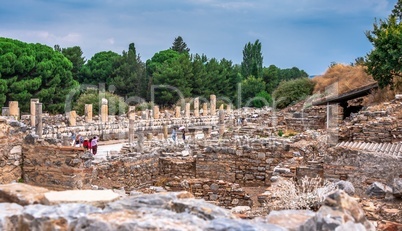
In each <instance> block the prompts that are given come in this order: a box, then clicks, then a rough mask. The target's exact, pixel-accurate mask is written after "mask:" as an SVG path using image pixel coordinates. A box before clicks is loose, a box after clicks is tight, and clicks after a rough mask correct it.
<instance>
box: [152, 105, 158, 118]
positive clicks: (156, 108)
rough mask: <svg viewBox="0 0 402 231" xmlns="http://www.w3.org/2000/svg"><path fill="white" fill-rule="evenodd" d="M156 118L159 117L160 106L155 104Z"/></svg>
mask: <svg viewBox="0 0 402 231" xmlns="http://www.w3.org/2000/svg"><path fill="white" fill-rule="evenodd" d="M153 112H154V115H153V116H154V119H156V120H157V119H159V106H154V111H153Z"/></svg>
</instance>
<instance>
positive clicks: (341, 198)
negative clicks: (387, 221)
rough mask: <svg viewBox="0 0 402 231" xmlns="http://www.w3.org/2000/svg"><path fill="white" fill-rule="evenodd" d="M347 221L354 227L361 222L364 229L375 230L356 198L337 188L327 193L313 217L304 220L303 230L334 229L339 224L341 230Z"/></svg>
mask: <svg viewBox="0 0 402 231" xmlns="http://www.w3.org/2000/svg"><path fill="white" fill-rule="evenodd" d="M348 221H350V222H352V223H354V224H356V225H357V226H356V227H360V226H359V225H358V224H361V225H363V227H364V228H365V230H372V231H374V230H375V227H374V225H373V224H372V223H371V222H370V221H368V220H367V219H366V217H365V214H364V211H363V209H362V208H361V207H360V206H359V204H358V203H357V202H356V200H354V199H352V198H351V197H350V196H348V194H347V193H345V192H344V191H339V190H338V191H335V192H334V193H332V194H330V195H328V197H327V198H326V199H325V201H324V205H323V206H322V207H321V208H320V209H319V210H318V211H317V213H316V215H315V217H314V218H312V219H311V220H310V221H308V222H306V224H305V225H304V226H303V228H304V229H303V230H335V229H336V228H337V227H339V226H341V228H340V229H341V230H342V229H343V228H342V225H344V224H346V223H347V222H348ZM349 226H350V225H346V226H345V227H349ZM363 230H364V229H363Z"/></svg>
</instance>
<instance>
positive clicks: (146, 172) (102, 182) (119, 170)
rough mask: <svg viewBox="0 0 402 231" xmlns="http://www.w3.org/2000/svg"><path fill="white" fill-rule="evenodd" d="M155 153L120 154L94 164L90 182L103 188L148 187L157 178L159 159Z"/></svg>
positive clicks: (126, 188) (130, 188) (129, 188)
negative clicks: (116, 157)
mask: <svg viewBox="0 0 402 231" xmlns="http://www.w3.org/2000/svg"><path fill="white" fill-rule="evenodd" d="M158 157H159V156H158V155H156V154H137V155H134V156H130V155H127V156H122V157H120V158H118V159H115V160H110V161H103V162H101V163H97V164H94V174H93V175H92V184H93V185H97V186H100V187H105V188H122V187H124V189H125V190H128V191H130V190H134V189H136V188H142V187H149V186H151V185H154V184H155V182H157V181H158V179H159V176H160V174H159V160H158Z"/></svg>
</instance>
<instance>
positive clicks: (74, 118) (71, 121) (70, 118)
mask: <svg viewBox="0 0 402 231" xmlns="http://www.w3.org/2000/svg"><path fill="white" fill-rule="evenodd" d="M68 123H69V125H70V127H73V126H77V112H76V111H70V114H69V116H68Z"/></svg>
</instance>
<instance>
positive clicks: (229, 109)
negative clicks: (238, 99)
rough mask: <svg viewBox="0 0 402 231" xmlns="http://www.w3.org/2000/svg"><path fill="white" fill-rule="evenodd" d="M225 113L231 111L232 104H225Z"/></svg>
mask: <svg viewBox="0 0 402 231" xmlns="http://www.w3.org/2000/svg"><path fill="white" fill-rule="evenodd" d="M226 113H228V114H230V113H232V106H231V104H228V105H226Z"/></svg>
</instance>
